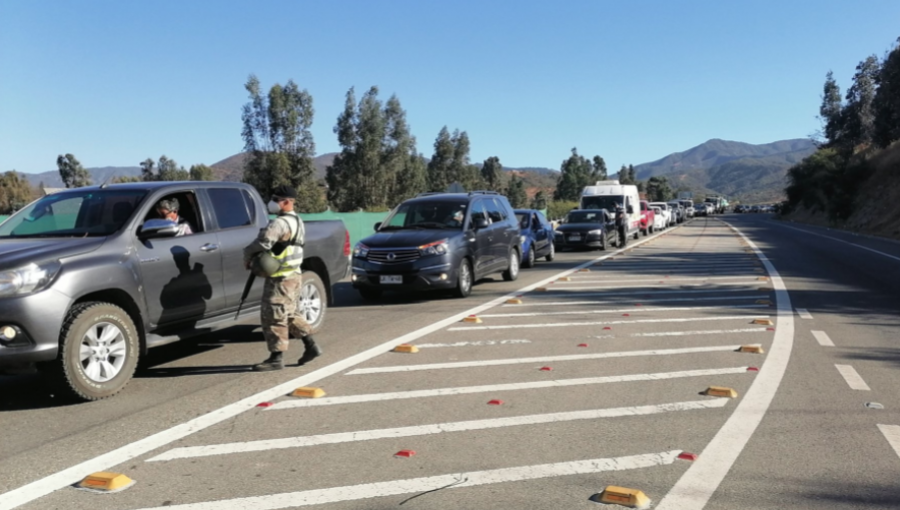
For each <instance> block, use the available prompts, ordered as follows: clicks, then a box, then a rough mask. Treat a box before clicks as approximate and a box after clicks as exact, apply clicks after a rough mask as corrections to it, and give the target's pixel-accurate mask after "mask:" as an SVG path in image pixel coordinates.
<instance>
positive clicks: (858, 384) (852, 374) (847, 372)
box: [834, 365, 871, 391]
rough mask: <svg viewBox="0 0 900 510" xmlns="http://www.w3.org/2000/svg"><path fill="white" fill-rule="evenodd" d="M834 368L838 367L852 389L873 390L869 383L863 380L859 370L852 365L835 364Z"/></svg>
mask: <svg viewBox="0 0 900 510" xmlns="http://www.w3.org/2000/svg"><path fill="white" fill-rule="evenodd" d="M834 368H836V369H837V370H838V372H839V373H840V374H841V377H843V378H844V380H845V381H847V385H848V386H850V389H852V390H859V391H871V388H869V385H868V384H866V381H864V380H863V378H862V376H860V375H859V372H857V371H856V369H855V368H853V367H852V366H850V365H835V366H834Z"/></svg>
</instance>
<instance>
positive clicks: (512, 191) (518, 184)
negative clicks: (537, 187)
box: [506, 173, 528, 209]
mask: <svg viewBox="0 0 900 510" xmlns="http://www.w3.org/2000/svg"><path fill="white" fill-rule="evenodd" d="M506 198H508V199H509V203H510V204H511V205H512V206H513V209H520V208H522V207H525V206H526V205H527V204H528V194H527V193H526V192H525V181H523V180H522V178H521V177H519V176H518V175H516V174H515V173H513V174H512V175H511V176H510V177H509V187H507V188H506Z"/></svg>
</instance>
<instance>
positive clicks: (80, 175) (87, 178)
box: [16, 154, 91, 188]
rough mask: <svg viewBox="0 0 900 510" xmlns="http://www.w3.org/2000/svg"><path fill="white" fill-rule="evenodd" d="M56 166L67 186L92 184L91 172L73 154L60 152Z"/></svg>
mask: <svg viewBox="0 0 900 510" xmlns="http://www.w3.org/2000/svg"><path fill="white" fill-rule="evenodd" d="M56 166H57V168H58V169H59V176H60V177H61V178H62V181H63V183H64V184H65V186H66V187H67V188H80V187H82V186H90V185H91V174H90V173H89V172H88V171H87V169H85V168H84V167H83V166H81V163H80V162H79V161H78V160H77V159H75V156H73V155H72V154H66V155H65V156H63V155H62V154H60V155H59V157H57V158H56ZM16 175H18V174H16Z"/></svg>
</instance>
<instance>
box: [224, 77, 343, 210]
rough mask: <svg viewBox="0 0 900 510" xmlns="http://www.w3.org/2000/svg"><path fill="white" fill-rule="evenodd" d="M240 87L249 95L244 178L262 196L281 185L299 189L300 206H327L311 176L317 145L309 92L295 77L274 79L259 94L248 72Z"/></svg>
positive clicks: (244, 119) (244, 118)
mask: <svg viewBox="0 0 900 510" xmlns="http://www.w3.org/2000/svg"><path fill="white" fill-rule="evenodd" d="M244 88H245V89H246V90H247V92H248V94H249V98H250V101H249V102H248V103H247V104H245V105H244V107H243V111H242V114H241V120H242V122H243V129H242V130H241V137H242V138H243V139H244V152H246V153H247V154H248V156H249V157H248V158H247V162H246V164H245V166H244V182H247V183H250V184H252V185H253V186H254V187H256V189H257V190H258V191H259V192H260V194H261V195H262V196H263V197H268V196H270V195H271V194H272V189H274V188H275V187H277V186H280V185H285V184H286V185H290V186H293V187H294V188H295V189H297V192H298V193H297V194H298V198H297V203H296V206H295V207H296V209H297V211H298V212H319V211H322V210H324V209H325V203H324V200H323V197H322V193H321V191H320V190H319V187H318V185H317V184H316V180H315V166H314V165H313V155H314V154H315V152H316V145H315V142H314V141H313V136H312V133H311V132H310V127H312V123H313V117H314V115H315V110H314V109H313V99H312V95H310V94H309V92H307V91H306V90H300V88H299V87H298V86H297V84H296V83H294V81H293V80H288V82H287V83H286V84H285V85H284V86H281V85H280V84H275V85H273V86H272V88H270V89H269V92H268V94H267V95H265V96H264V95H263V94H262V92H261V89H260V84H259V79H257V77H256V76H254V75H252V74H251V75H250V77H249V78H248V79H247V83H246V84H245V85H244Z"/></svg>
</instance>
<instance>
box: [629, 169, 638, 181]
mask: <svg viewBox="0 0 900 510" xmlns="http://www.w3.org/2000/svg"><path fill="white" fill-rule="evenodd" d="M628 180H629V181H630V182H631V184H637V176H636V175H635V172H634V165H628Z"/></svg>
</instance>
